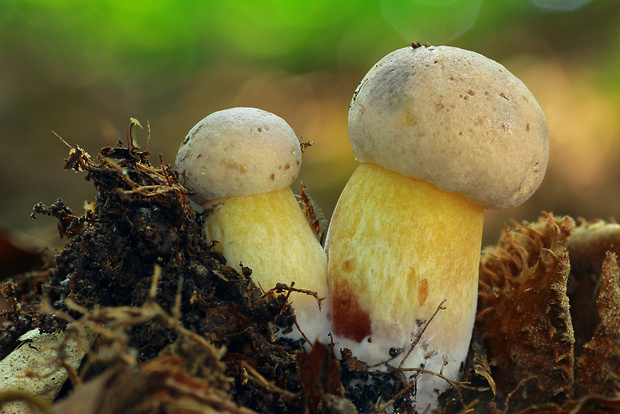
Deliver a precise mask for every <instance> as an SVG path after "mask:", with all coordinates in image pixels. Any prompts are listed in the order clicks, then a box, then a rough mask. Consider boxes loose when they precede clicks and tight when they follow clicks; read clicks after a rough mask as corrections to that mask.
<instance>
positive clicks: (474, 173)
mask: <svg viewBox="0 0 620 414" xmlns="http://www.w3.org/2000/svg"><path fill="white" fill-rule="evenodd" d="M349 138H350V140H351V145H352V147H353V152H354V153H355V157H356V159H357V160H358V161H360V162H366V163H375V164H379V165H381V166H383V167H385V168H387V169H390V170H392V171H396V172H398V173H401V174H403V175H406V176H409V177H415V178H419V179H422V180H425V181H427V182H429V183H432V184H434V185H436V186H437V187H439V188H440V189H442V190H445V191H450V192H455V193H459V194H461V195H463V196H465V197H466V198H467V199H468V200H469V201H470V202H472V203H475V204H478V205H481V206H483V207H486V208H507V207H512V206H516V205H519V204H521V203H523V202H524V201H525V200H527V199H528V198H529V197H530V195H531V194H532V193H533V192H534V191H536V189H537V188H538V187H539V185H540V183H541V182H542V179H543V177H544V174H545V170H546V168H547V161H548V158H549V138H548V130H547V122H546V118H545V115H544V113H543V112H542V109H541V108H540V105H539V104H538V102H537V101H536V99H535V98H534V96H533V95H532V94H531V92H530V91H529V90H528V89H527V87H526V86H525V85H524V84H523V82H521V81H520V80H519V79H517V78H516V77H515V76H514V75H512V74H511V73H510V72H509V71H508V70H507V69H506V68H504V67H503V66H502V65H500V64H499V63H497V62H495V61H493V60H491V59H488V58H486V57H484V56H482V55H480V54H478V53H474V52H470V51H467V50H463V49H459V48H455V47H448V46H438V47H434V46H430V47H424V46H422V47H417V48H413V47H406V48H403V49H399V50H396V51H394V52H392V53H390V54H389V55H387V56H385V57H384V58H383V59H382V60H381V61H379V62H378V63H377V64H376V65H375V66H374V67H373V68H372V69H371V70H370V71H369V72H368V73H367V74H366V76H365V77H364V79H363V80H362V82H361V83H360V85H359V86H358V88H357V90H356V91H355V95H354V96H353V100H352V101H351V107H350V109H349Z"/></svg>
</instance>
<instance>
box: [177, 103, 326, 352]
mask: <svg viewBox="0 0 620 414" xmlns="http://www.w3.org/2000/svg"><path fill="white" fill-rule="evenodd" d="M300 165H301V149H300V144H299V141H298V139H297V136H296V135H295V132H294V131H293V129H292V128H291V127H290V126H289V125H288V124H287V123H286V122H285V121H284V120H283V119H282V118H280V117H278V116H276V115H274V114H272V113H270V112H267V111H263V110H261V109H256V108H231V109H226V110H222V111H218V112H215V113H212V114H211V115H209V116H207V117H206V118H204V119H203V120H202V121H200V122H199V123H198V124H197V125H196V126H194V128H192V130H191V131H190V132H189V134H188V135H187V137H186V138H185V140H184V141H183V143H182V145H181V147H180V149H179V152H178V154H177V158H176V166H177V169H178V171H179V172H180V179H181V182H182V183H183V184H184V186H185V187H186V188H187V189H189V190H190V191H192V192H194V193H195V194H194V195H193V196H192V198H193V200H194V201H195V202H197V203H198V204H200V205H201V206H202V207H203V208H204V213H203V215H204V235H205V238H206V240H207V241H217V243H216V244H215V245H214V247H213V249H214V250H215V251H217V252H219V253H220V254H222V255H223V256H224V257H225V258H226V260H227V262H228V264H230V265H231V266H232V267H234V268H235V269H237V270H238V271H240V272H241V271H242V266H246V267H249V268H251V269H252V275H251V277H252V279H253V280H254V282H255V283H257V285H259V286H261V287H262V288H263V289H265V290H267V289H271V288H273V287H275V286H276V284H277V283H291V282H295V287H296V288H299V289H306V290H309V291H313V292H316V293H317V294H318V296H319V297H320V298H324V297H326V295H327V281H326V269H327V264H326V256H325V252H324V251H323V248H322V247H321V245H320V243H319V242H318V240H317V238H316V236H315V234H314V233H313V231H312V230H311V228H310V226H309V224H308V222H307V221H306V217H305V216H304V214H303V212H302V210H301V209H300V206H299V204H298V203H297V200H296V199H295V196H294V195H293V193H292V191H291V189H290V187H289V186H290V185H291V183H292V182H293V181H294V180H295V179H296V178H297V176H298V174H299V169H300ZM290 300H291V301H292V304H293V307H294V309H295V314H296V317H297V321H298V323H299V325H300V326H301V328H302V330H303V332H304V334H305V335H306V337H307V338H308V339H309V340H311V341H314V340H315V339H316V338H317V337H318V336H320V335H321V334H322V333H323V332H324V331H325V330H326V326H325V324H326V323H327V322H326V319H324V316H321V315H324V313H323V314H319V306H318V303H317V299H316V298H315V297H313V296H310V295H307V294H305V293H298V292H293V293H292V294H291V296H290ZM321 318H323V319H321ZM323 320H324V322H321V321H323ZM294 337H295V338H299V337H300V335H298V334H297V335H296V336H295V335H294Z"/></svg>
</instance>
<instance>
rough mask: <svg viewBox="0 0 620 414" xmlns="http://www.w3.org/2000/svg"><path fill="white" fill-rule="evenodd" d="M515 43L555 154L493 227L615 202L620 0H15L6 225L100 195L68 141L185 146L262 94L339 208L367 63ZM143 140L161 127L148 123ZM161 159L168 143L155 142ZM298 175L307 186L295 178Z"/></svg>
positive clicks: (53, 235)
mask: <svg viewBox="0 0 620 414" xmlns="http://www.w3.org/2000/svg"><path fill="white" fill-rule="evenodd" d="M414 40H416V41H420V42H422V43H424V42H427V41H429V42H431V43H433V44H450V45H454V46H459V47H462V48H465V49H470V50H474V51H477V52H479V53H482V54H484V55H486V56H488V57H490V58H492V59H494V60H497V61H499V62H500V63H502V64H503V65H504V66H506V67H507V68H508V69H509V70H511V71H512V72H513V73H514V74H515V75H517V76H518V77H519V78H521V79H522V80H523V81H524V82H525V83H526V85H528V86H529V88H530V89H531V90H532V92H533V93H534V95H535V96H536V97H537V99H538V100H539V102H540V104H541V106H542V107H543V109H544V110H545V112H546V114H547V118H548V122H549V128H550V135H551V160H550V165H549V168H548V171H547V176H546V178H545V181H544V183H543V185H542V187H541V188H540V190H539V191H538V192H537V193H536V195H535V196H534V197H533V198H532V199H531V200H530V201H528V202H527V203H526V204H525V205H523V206H521V207H517V208H513V209H509V210H506V211H491V212H488V213H487V221H486V223H485V243H491V242H494V241H495V240H496V238H497V237H498V235H499V233H500V231H501V229H502V227H503V223H504V222H506V221H507V220H509V219H511V218H512V219H515V220H518V221H520V220H524V219H527V220H535V219H536V218H537V217H538V216H539V214H540V212H541V211H542V210H545V211H551V212H554V213H556V214H571V215H573V216H575V217H584V218H586V219H593V218H598V217H601V218H609V217H610V216H613V215H615V214H617V212H618V211H619V209H618V207H619V206H620V188H619V187H618V185H617V183H618V182H619V179H620V166H619V165H620V152H619V150H620V116H619V114H620V77H619V76H618V75H620V2H619V1H616V0H591V1H584V0H582V1H577V0H572V1H571V0H502V1H496V0H484V1H483V0H443V1H442V0H435V1H432V0H408V1H405V0H375V1H362V0H358V1H355V0H353V1H341V2H336V1H328V0H315V1H297V0H287V1H275V0H270V1H260V0H237V1H226V0H222V1H217V2H215V1H192V0H186V1H179V0H150V1H146V0H145V1H131V0H107V1H106V0H101V1H78V0H54V1H49V0H48V1H44V0H40V1H36V0H2V1H1V2H0V140H1V141H0V142H1V144H2V151H1V154H2V162H1V163H0V178H1V179H0V228H1V229H11V230H12V231H14V232H15V233H16V234H18V235H20V237H23V238H30V239H31V240H36V241H38V243H41V244H48V243H50V242H51V241H57V239H58V234H57V232H56V228H55V225H56V224H55V221H54V220H52V219H50V218H48V217H44V216H40V217H39V219H37V220H36V221H34V220H31V219H30V217H29V215H30V211H31V208H32V206H33V205H34V204H35V203H37V202H39V201H41V202H44V203H46V204H51V203H52V202H54V201H55V200H56V198H58V197H61V198H63V200H65V202H66V203H67V204H68V205H69V206H71V207H72V208H73V209H74V212H75V213H77V214H81V213H82V211H83V210H82V206H83V202H84V200H92V199H93V198H94V195H95V190H94V188H93V187H92V184H90V183H88V182H86V181H85V180H84V178H83V175H80V174H78V175H76V174H75V173H73V172H67V171H63V169H62V167H63V159H64V158H65V157H66V154H67V148H66V147H65V146H64V145H63V144H62V143H61V142H60V141H59V140H58V139H57V138H55V137H54V136H53V134H52V132H51V131H52V130H53V131H55V132H57V133H58V134H59V135H61V136H62V137H63V138H64V139H65V140H66V141H68V142H69V143H71V144H79V145H80V146H81V147H83V148H85V149H86V150H87V151H89V152H90V153H91V155H95V154H96V153H97V152H98V150H99V149H100V148H101V147H102V146H105V145H112V144H114V142H115V141H116V140H117V139H118V138H123V139H124V137H125V134H126V132H127V130H128V127H129V123H130V121H129V118H130V117H135V118H137V119H138V120H140V121H141V122H142V124H143V125H145V124H146V121H147V119H148V120H149V121H150V123H151V127H152V138H151V143H150V150H151V152H152V153H153V154H155V155H157V154H158V153H161V154H162V156H163V159H164V160H165V162H167V163H170V164H173V163H174V158H175V154H176V149H177V148H178V146H179V144H180V142H181V140H182V139H183V137H184V136H185V134H186V133H187V132H188V131H189V130H190V129H191V128H192V126H193V125H194V124H195V123H197V122H198V121H199V120H200V119H202V118H203V117H205V116H206V115H208V114H209V113H211V112H213V111H216V110H219V109H224V108H228V107H233V106H255V107H259V108H262V109H266V110H268V111H271V112H274V113H275V114H277V115H279V116H281V117H283V118H284V119H285V120H287V122H288V123H289V124H290V125H291V126H292V127H293V129H294V130H295V131H296V132H297V134H298V135H299V136H301V137H302V138H303V140H312V141H314V142H315V146H314V147H313V148H311V149H310V150H309V151H308V152H307V153H306V155H305V158H304V165H303V167H302V175H303V181H304V184H307V185H309V188H308V191H309V193H310V195H311V196H312V197H313V198H314V199H315V200H316V201H317V202H318V204H319V205H320V206H321V207H322V208H323V210H324V212H325V215H326V216H327V217H329V215H330V214H331V211H332V209H333V207H334V204H335V202H336V200H337V197H338V194H339V192H340V190H341V189H342V188H343V186H344V185H345V183H346V181H347V179H348V177H349V175H350V174H351V172H352V171H353V170H354V168H355V166H356V162H355V160H354V157H353V154H352V151H351V149H350V147H349V143H348V138H347V109H348V104H349V101H350V99H351V96H352V94H353V91H354V90H355V87H356V86H357V84H358V82H359V81H360V80H361V79H362V77H363V76H364V74H365V73H366V71H367V70H368V69H369V68H370V67H371V66H372V65H373V64H374V63H375V62H376V61H378V60H379V59H380V58H381V57H383V56H384V55H386V54H387V53H389V52H391V51H392V50H394V49H397V48H400V47H405V46H407V45H409V44H410V43H411V41H414ZM136 138H137V141H138V143H139V144H141V145H142V146H144V145H145V142H146V133H145V132H144V131H141V130H139V131H138V133H137V137H136ZM155 159H157V158H155ZM294 190H295V191H296V192H298V188H294Z"/></svg>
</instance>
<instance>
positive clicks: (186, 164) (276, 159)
mask: <svg viewBox="0 0 620 414" xmlns="http://www.w3.org/2000/svg"><path fill="white" fill-rule="evenodd" d="M300 166H301V149H300V146H299V140H298V139H297V136H296V135H295V132H294V131H293V129H292V128H291V127H290V126H289V125H288V124H287V123H286V121H284V120H283V119H282V118H280V117H279V116H277V115H274V114H272V113H271V112H267V111H263V110H261V109H256V108H230V109H225V110H222V111H218V112H214V113H212V114H211V115H209V116H207V117H206V118H204V119H203V120H202V121H200V122H199V123H198V124H196V126H195V127H194V128H192V130H191V131H190V132H189V134H187V136H186V137H185V140H184V141H183V143H182V144H181V147H180V148H179V152H178V153H177V158H176V167H177V170H178V171H179V174H180V178H181V183H182V184H183V185H184V186H185V187H186V188H188V189H189V190H190V191H194V192H196V193H197V194H196V195H195V196H194V197H193V198H194V200H195V201H197V202H199V203H201V202H204V201H208V200H215V199H219V198H223V197H230V196H243V195H253V194H261V193H268V192H270V191H276V190H281V189H283V188H286V187H288V186H290V185H291V183H292V182H293V181H295V179H296V178H297V175H298V174H299V168H300Z"/></svg>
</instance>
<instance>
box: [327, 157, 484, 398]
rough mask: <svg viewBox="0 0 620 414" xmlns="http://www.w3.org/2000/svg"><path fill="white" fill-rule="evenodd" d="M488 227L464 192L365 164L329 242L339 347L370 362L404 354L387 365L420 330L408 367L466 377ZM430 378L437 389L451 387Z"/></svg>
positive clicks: (343, 203)
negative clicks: (462, 372) (463, 371)
mask: <svg viewBox="0 0 620 414" xmlns="http://www.w3.org/2000/svg"><path fill="white" fill-rule="evenodd" d="M482 226H483V208H482V207H480V206H477V205H474V204H471V203H469V202H468V201H467V200H466V199H465V198H464V197H462V196H460V195H457V194H453V193H448V192H445V191H442V190H440V189H438V188H437V187H435V186H434V185H432V184H429V183H427V182H425V181H422V180H417V179H413V178H409V177H405V176H403V175H401V174H398V173H395V172H393V171H390V170H387V169H385V168H383V167H380V166H378V165H375V164H361V165H360V166H359V167H358V168H357V170H356V171H355V172H354V174H353V176H352V177H351V179H350V180H349V182H348V184H347V186H346V187H345V189H344V190H343V192H342V195H341V196H340V199H339V200H338V204H337V205H336V208H335V210H334V214H333V217H332V221H331V224H330V228H329V231H328V235H327V242H326V250H327V255H328V282H329V286H330V295H331V299H332V317H333V319H332V328H333V333H334V338H335V341H336V344H337V346H340V347H346V348H350V349H351V350H352V351H353V353H354V355H355V356H357V357H358V358H360V359H362V360H364V361H366V362H368V363H370V364H375V363H381V362H383V361H386V360H388V359H390V355H393V354H394V352H400V356H399V357H396V359H395V360H393V361H392V362H391V363H390V364H391V365H392V366H398V365H399V363H400V360H402V359H403V356H404V355H405V354H406V353H407V351H408V350H409V348H410V347H411V346H412V344H413V343H414V342H415V341H416V338H417V337H418V336H420V338H421V340H420V342H419V343H418V344H417V345H416V348H415V351H414V352H412V353H411V355H410V356H409V358H408V359H407V361H406V363H405V364H404V365H403V367H404V368H419V367H420V366H421V365H422V364H424V365H422V366H424V367H425V368H426V369H429V370H435V371H436V372H439V371H440V370H441V371H442V372H443V374H444V375H446V376H447V377H448V378H452V379H456V378H457V377H459V375H460V374H459V369H460V365H461V363H462V362H463V361H464V360H465V358H466V356H467V351H468V348H469V342H470V339H471V332H472V327H473V323H474V316H475V310H476V302H477V291H478V266H479V261H480V247H481V239H482ZM444 300H445V302H443V301H444ZM442 302H443V308H445V309H443V310H440V311H438V312H437V314H436V316H435V317H434V318H433V319H432V320H431V317H432V316H433V314H434V313H435V312H436V311H437V308H438V306H439V305H440V304H441V303H442ZM429 321H430V323H429ZM427 324H428V326H426V325H427ZM425 327H426V329H425V330H424V331H423V329H424V328H425ZM422 331H423V333H422ZM390 350H391V352H390ZM444 361H445V365H444ZM410 375H412V373H407V375H406V376H407V377H409V376H410ZM426 376H427V374H425V375H424V376H423V377H426ZM435 379H436V378H435ZM431 382H433V384H432V387H431V390H432V389H433V388H434V387H437V386H440V388H441V389H445V388H446V387H447V383H446V382H445V381H444V380H439V381H438V383H440V384H439V385H438V384H437V383H434V381H431ZM421 385H422V383H421V382H418V391H419V392H418V394H420V393H421Z"/></svg>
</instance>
